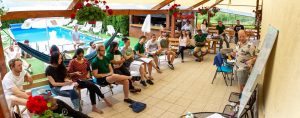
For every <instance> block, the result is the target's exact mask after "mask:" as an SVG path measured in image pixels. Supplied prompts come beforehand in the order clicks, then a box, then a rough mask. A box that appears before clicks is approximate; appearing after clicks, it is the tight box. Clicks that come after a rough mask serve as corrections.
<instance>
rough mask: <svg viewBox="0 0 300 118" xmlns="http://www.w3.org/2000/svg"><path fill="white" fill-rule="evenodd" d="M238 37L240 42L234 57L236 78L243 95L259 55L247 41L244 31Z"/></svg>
mask: <svg viewBox="0 0 300 118" xmlns="http://www.w3.org/2000/svg"><path fill="white" fill-rule="evenodd" d="M238 36H239V42H238V44H237V48H236V50H235V51H234V52H233V55H232V56H235V57H236V75H237V76H236V77H237V79H238V83H239V87H240V93H242V92H243V89H244V87H245V85H246V83H247V80H248V77H249V74H250V72H251V69H252V67H253V65H254V63H255V61H256V57H257V56H256V55H257V54H256V49H255V46H254V45H253V44H252V43H251V42H249V41H248V40H247V38H246V33H245V31H244V30H240V31H239V32H238Z"/></svg>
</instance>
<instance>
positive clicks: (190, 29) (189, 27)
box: [181, 20, 193, 31]
mask: <svg viewBox="0 0 300 118" xmlns="http://www.w3.org/2000/svg"><path fill="white" fill-rule="evenodd" d="M181 30H185V31H193V30H192V25H191V24H190V21H189V20H187V21H186V22H185V24H184V25H183V26H182V27H181Z"/></svg>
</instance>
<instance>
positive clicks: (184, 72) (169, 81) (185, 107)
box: [64, 54, 238, 118]
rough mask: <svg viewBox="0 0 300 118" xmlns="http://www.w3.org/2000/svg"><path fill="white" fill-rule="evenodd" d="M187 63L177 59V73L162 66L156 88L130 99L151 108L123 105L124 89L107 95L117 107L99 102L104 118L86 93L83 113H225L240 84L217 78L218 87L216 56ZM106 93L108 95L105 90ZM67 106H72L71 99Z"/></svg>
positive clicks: (113, 117) (155, 116) (118, 116)
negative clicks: (133, 109)
mask: <svg viewBox="0 0 300 118" xmlns="http://www.w3.org/2000/svg"><path fill="white" fill-rule="evenodd" d="M186 57H187V58H186V59H185V60H186V62H185V63H181V62H180V59H178V58H177V59H176V61H175V62H176V64H175V70H174V71H173V70H170V69H169V68H167V65H166V63H162V65H161V67H162V70H163V73H162V74H158V73H154V78H155V80H154V83H155V84H154V85H153V86H147V87H146V88H144V87H142V86H141V85H140V84H139V83H135V84H136V86H137V87H140V88H142V92H141V93H138V94H130V98H132V99H134V100H137V101H141V102H144V103H146V104H147V108H146V109H145V110H144V111H142V112H140V113H134V112H133V111H132V110H131V108H129V107H128V106H129V104H127V103H124V102H123V92H122V86H121V85H118V86H116V87H114V89H113V90H114V92H115V94H114V95H111V94H110V93H107V94H105V96H107V97H108V98H109V99H110V100H111V101H112V102H113V107H112V108H110V107H107V106H105V104H104V103H103V102H97V106H98V108H101V109H102V110H103V111H104V114H101V115H100V114H97V113H94V112H91V104H90V100H89V96H88V95H86V92H85V91H86V90H83V91H82V98H83V100H84V105H83V112H84V113H87V114H88V115H89V116H91V117H95V118H176V117H179V116H181V115H183V114H185V113H186V112H188V111H189V112H204V111H212V112H222V111H223V108H224V106H225V105H226V104H227V103H228V102H227V100H228V97H229V95H230V93H231V92H233V91H234V92H237V91H238V87H237V82H236V80H234V82H233V86H226V85H225V83H224V80H223V78H221V76H217V79H216V80H215V82H214V84H211V80H212V78H213V76H214V72H215V69H216V68H215V67H214V66H213V64H212V63H213V57H214V55H212V54H210V55H208V56H206V57H205V59H204V62H200V63H199V62H195V61H193V58H192V57H191V56H188V55H186ZM102 91H106V90H105V89H103V90H102ZM64 101H66V102H67V103H69V104H70V105H71V102H70V100H69V99H67V98H66V100H64Z"/></svg>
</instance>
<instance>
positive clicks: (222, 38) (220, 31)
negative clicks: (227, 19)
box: [216, 21, 229, 49]
mask: <svg viewBox="0 0 300 118" xmlns="http://www.w3.org/2000/svg"><path fill="white" fill-rule="evenodd" d="M216 29H217V30H218V35H219V36H220V49H221V48H223V41H225V43H226V47H227V48H229V42H228V41H227V39H226V34H225V32H224V30H225V25H223V23H222V21H218V25H217V26H216Z"/></svg>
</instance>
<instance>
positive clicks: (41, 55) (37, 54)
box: [18, 32, 117, 66]
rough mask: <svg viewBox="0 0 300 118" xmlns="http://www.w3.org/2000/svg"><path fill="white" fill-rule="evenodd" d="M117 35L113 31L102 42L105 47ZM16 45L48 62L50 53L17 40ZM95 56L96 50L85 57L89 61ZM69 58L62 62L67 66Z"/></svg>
mask: <svg viewBox="0 0 300 118" xmlns="http://www.w3.org/2000/svg"><path fill="white" fill-rule="evenodd" d="M116 36H117V32H116V33H114V35H113V36H112V37H111V38H110V39H108V41H107V42H105V43H104V45H105V47H108V46H109V45H110V44H111V42H112V41H113V40H114V38H115V37H116ZM18 46H19V47H20V48H21V49H22V50H23V51H25V52H26V53H28V54H30V55H32V56H33V57H35V58H37V59H38V60H41V61H43V62H45V63H47V64H50V55H47V54H45V53H42V52H39V51H38V50H35V49H33V48H31V47H29V46H27V45H25V44H23V43H20V42H18ZM96 56H97V52H93V53H91V54H88V55H86V56H85V58H86V59H88V61H89V62H91V61H92V60H93V59H94V58H95V57H96ZM70 61H71V59H65V60H64V64H65V65H66V66H67V65H68V64H69V62H70Z"/></svg>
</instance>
